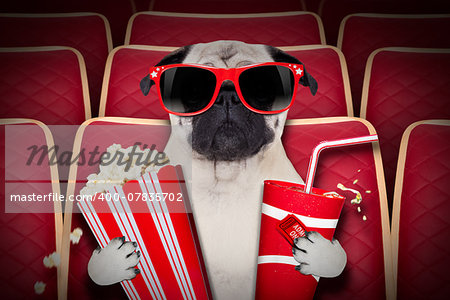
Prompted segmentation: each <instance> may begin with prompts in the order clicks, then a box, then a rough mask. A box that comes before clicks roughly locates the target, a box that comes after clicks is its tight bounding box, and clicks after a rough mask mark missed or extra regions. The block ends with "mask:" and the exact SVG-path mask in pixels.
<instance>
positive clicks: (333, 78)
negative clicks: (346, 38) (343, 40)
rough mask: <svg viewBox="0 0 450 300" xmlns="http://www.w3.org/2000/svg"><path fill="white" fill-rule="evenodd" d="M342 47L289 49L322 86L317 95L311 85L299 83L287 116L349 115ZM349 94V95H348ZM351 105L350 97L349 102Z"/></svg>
mask: <svg viewBox="0 0 450 300" xmlns="http://www.w3.org/2000/svg"><path fill="white" fill-rule="evenodd" d="M337 51H339V50H337V49H336V50H335V49H333V48H328V47H327V48H321V49H310V50H297V51H286V52H287V53H288V54H290V55H292V56H294V57H296V58H297V59H298V60H300V61H301V62H302V63H304V64H305V67H306V70H307V71H308V73H309V74H311V75H312V76H313V77H314V78H315V79H316V80H317V83H318V85H319V89H318V90H317V94H316V95H315V96H313V95H312V94H311V92H310V91H309V88H308V87H303V86H302V85H299V88H298V89H297V95H296V99H295V102H294V104H293V105H292V106H291V108H290V110H289V113H288V119H303V118H318V117H334V116H347V115H348V113H347V102H346V97H345V86H344V78H343V75H342V69H343V68H345V73H346V74H347V70H346V66H342V65H341V62H340V60H339V53H338V52H337ZM349 97H350V95H349ZM348 102H349V105H350V102H351V101H350V100H349V101H348ZM349 111H351V110H350V109H349Z"/></svg>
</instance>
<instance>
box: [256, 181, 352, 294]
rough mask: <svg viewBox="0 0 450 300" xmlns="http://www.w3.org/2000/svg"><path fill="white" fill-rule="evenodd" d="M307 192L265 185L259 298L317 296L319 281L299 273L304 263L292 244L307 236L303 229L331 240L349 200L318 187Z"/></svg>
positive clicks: (295, 186) (285, 184)
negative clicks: (296, 268)
mask: <svg viewBox="0 0 450 300" xmlns="http://www.w3.org/2000/svg"><path fill="white" fill-rule="evenodd" d="M304 191H305V185H303V184H295V183H290V182H283V181H273V180H266V181H265V182H264V194H263V204H262V216H261V231H260V244H259V255H258V269H257V279H256V299H305V300H306V299H312V298H313V296H314V292H315V289H316V286H317V283H318V280H319V278H318V277H315V276H312V275H308V276H305V275H303V274H301V273H300V272H299V271H297V270H295V266H297V265H299V264H300V263H299V262H297V261H296V260H295V259H294V257H293V255H292V244H291V243H292V242H293V240H294V238H296V237H298V236H301V235H302V234H304V232H303V231H302V230H306V231H317V232H319V233H320V234H322V236H323V237H325V238H327V239H329V240H331V239H332V237H333V234H334V230H335V228H336V225H337V222H338V218H339V215H340V213H341V210H342V207H343V205H344V200H345V198H344V197H342V196H340V195H338V194H336V193H334V192H331V193H330V192H327V191H324V190H321V189H317V188H313V189H312V193H311V194H308V193H305V192H304ZM291 215H293V216H291ZM296 219H298V220H296ZM280 221H281V222H280ZM303 227H304V228H303ZM280 231H281V232H280Z"/></svg>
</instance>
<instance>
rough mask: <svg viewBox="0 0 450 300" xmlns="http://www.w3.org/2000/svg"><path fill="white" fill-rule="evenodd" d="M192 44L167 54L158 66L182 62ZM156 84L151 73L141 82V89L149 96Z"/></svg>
mask: <svg viewBox="0 0 450 300" xmlns="http://www.w3.org/2000/svg"><path fill="white" fill-rule="evenodd" d="M191 47H192V46H191V45H189V46H184V47H181V48H179V49H177V50H175V51H173V52H171V53H170V54H168V55H167V56H165V57H164V58H163V59H162V60H161V61H160V62H159V63H157V64H156V66H165V65H172V64H181V63H182V62H183V61H184V59H185V57H186V55H187V54H188V53H189V51H190V49H191ZM154 84H155V82H154V81H153V80H151V79H150V75H149V74H147V76H145V77H144V78H142V80H141V82H140V84H139V85H140V87H141V91H142V93H143V94H144V96H147V95H148V93H149V92H150V89H151V87H152V86H153V85H154Z"/></svg>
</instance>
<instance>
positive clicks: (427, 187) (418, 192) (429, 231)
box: [396, 123, 450, 299]
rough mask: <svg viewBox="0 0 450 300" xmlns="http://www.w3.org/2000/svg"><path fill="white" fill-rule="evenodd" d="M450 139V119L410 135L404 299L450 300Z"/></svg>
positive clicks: (404, 198)
mask: <svg viewBox="0 0 450 300" xmlns="http://www.w3.org/2000/svg"><path fill="white" fill-rule="evenodd" d="M449 141H450V123H447V125H432V124H421V125H418V126H416V127H415V128H414V129H413V130H412V132H411V134H410V136H409V141H408V144H407V148H406V161H405V165H404V172H403V176H404V178H403V186H398V187H396V188H398V189H399V191H400V192H401V203H400V206H399V208H400V211H399V213H400V215H399V216H400V225H399V236H398V238H399V249H398V279H397V295H398V299H447V298H448V295H449V293H450V285H449V284H448V283H449V281H450V276H449V273H448V268H449V266H450V252H449V249H448V241H449V239H450V201H449V198H450V192H449V189H448V187H449V184H450V181H449V178H450V160H449V159H448V158H449V153H450V142H449ZM403 154H404V153H403ZM396 200H397V199H396ZM399 200H400V199H399Z"/></svg>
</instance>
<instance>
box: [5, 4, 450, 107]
mask: <svg viewBox="0 0 450 300" xmlns="http://www.w3.org/2000/svg"><path fill="white" fill-rule="evenodd" d="M449 27H450V15H373V14H355V15H350V16H347V17H346V18H345V19H344V20H343V21H342V24H341V27H340V31H339V38H338V44H337V45H338V48H339V49H341V50H342V52H343V54H344V55H345V58H346V63H347V65H348V70H349V76H350V83H351V89H352V98H353V108H354V112H355V115H359V112H360V99H361V89H362V82H363V76H364V68H365V66H366V61H367V58H368V57H369V55H370V54H371V53H372V52H373V51H374V50H376V49H379V48H382V47H392V46H396V47H425V48H450V39H448V38H447V35H446V34H445V29H446V28H449ZM0 28H2V35H1V36H0V46H1V47H24V46H68V47H73V48H75V49H77V50H79V51H80V52H81V53H82V55H83V57H84V58H85V60H86V67H87V73H88V78H89V87H90V95H91V107H92V111H93V112H94V115H96V112H97V111H98V106H99V99H100V89H101V81H102V76H103V71H104V67H105V62H106V59H107V56H108V53H109V52H110V51H111V50H112V39H111V31H110V28H109V23H108V21H107V20H106V18H104V17H103V16H102V15H99V14H91V13H84V14H80V13H76V14H74V13H72V14H53V15H17V14H2V15H0ZM243 28H245V30H242V29H243ZM86 32H89V35H86V34H85V33H86ZM419 37H420V38H419ZM220 39H233V40H241V41H245V42H248V43H261V44H267V45H272V46H278V47H280V46H293V45H297V46H298V45H312V44H322V45H323V44H326V41H325V34H324V30H323V25H322V22H321V20H320V18H319V17H318V16H317V15H316V14H313V13H309V12H288V13H271V14H253V15H242V14H241V15H199V14H181V13H161V12H141V13H137V14H135V15H133V16H132V17H131V18H130V21H129V24H128V29H127V33H126V37H125V42H124V44H125V45H134V44H137V45H151V46H164V47H168V46H169V47H181V46H184V45H189V44H194V43H199V42H210V41H214V40H220Z"/></svg>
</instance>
